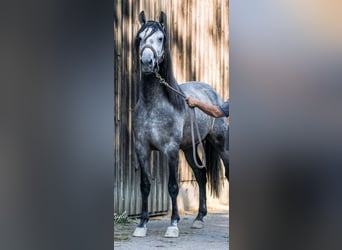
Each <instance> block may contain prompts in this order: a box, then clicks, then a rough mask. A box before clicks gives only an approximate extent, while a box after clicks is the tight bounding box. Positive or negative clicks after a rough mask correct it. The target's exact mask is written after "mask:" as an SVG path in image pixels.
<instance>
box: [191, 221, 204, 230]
mask: <svg viewBox="0 0 342 250" xmlns="http://www.w3.org/2000/svg"><path fill="white" fill-rule="evenodd" d="M203 227H204V222H203V221H200V220H195V221H194V222H193V223H192V225H191V228H196V229H201V228H203Z"/></svg>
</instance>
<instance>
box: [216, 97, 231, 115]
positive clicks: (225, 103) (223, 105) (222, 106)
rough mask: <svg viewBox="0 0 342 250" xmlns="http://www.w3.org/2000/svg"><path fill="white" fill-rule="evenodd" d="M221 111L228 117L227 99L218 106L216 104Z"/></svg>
mask: <svg viewBox="0 0 342 250" xmlns="http://www.w3.org/2000/svg"><path fill="white" fill-rule="evenodd" d="M218 107H219V108H220V109H221V111H222V113H223V114H224V115H225V116H226V117H228V116H229V100H227V101H225V102H224V103H222V104H221V105H220V106H218Z"/></svg>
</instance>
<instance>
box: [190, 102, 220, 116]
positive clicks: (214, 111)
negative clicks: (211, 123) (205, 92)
mask: <svg viewBox="0 0 342 250" xmlns="http://www.w3.org/2000/svg"><path fill="white" fill-rule="evenodd" d="M185 101H186V102H187V103H188V105H189V106H190V107H191V108H194V107H197V108H199V109H201V110H202V111H203V112H204V113H206V114H208V115H210V116H213V117H216V118H218V117H224V116H225V114H224V113H223V112H222V110H221V109H220V108H219V107H218V106H215V105H210V104H206V103H204V102H201V101H200V100H198V99H196V98H192V97H187V98H186V99H185Z"/></svg>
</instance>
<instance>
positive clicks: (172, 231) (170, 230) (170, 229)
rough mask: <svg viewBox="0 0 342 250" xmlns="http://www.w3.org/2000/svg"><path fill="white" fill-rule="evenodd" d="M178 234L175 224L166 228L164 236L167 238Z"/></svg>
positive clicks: (175, 236)
mask: <svg viewBox="0 0 342 250" xmlns="http://www.w3.org/2000/svg"><path fill="white" fill-rule="evenodd" d="M178 235H179V230H178V227H177V226H170V227H168V228H167V230H166V233H165V237H168V238H177V237H178Z"/></svg>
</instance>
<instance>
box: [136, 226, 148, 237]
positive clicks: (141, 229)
mask: <svg viewBox="0 0 342 250" xmlns="http://www.w3.org/2000/svg"><path fill="white" fill-rule="evenodd" d="M146 233H147V228H146V227H136V228H135V230H134V233H133V236H135V237H145V236H146Z"/></svg>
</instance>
